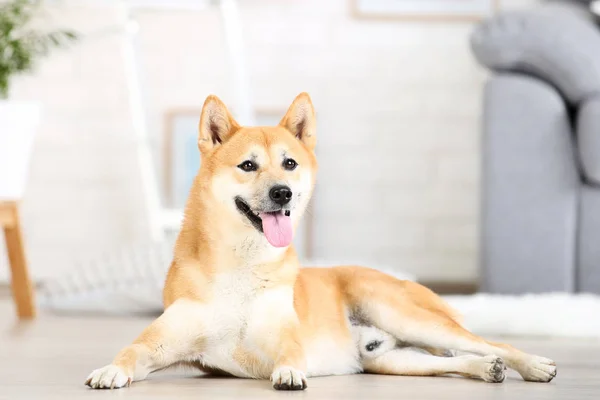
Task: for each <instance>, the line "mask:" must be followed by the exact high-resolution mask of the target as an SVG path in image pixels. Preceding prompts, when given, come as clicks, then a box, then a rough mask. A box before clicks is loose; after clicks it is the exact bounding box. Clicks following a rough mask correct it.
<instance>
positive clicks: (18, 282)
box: [4, 204, 36, 319]
mask: <svg viewBox="0 0 600 400" xmlns="http://www.w3.org/2000/svg"><path fill="white" fill-rule="evenodd" d="M10 207H11V208H12V210H11V211H12V214H13V219H12V224H7V225H5V227H4V237H5V239H6V251H7V253H8V260H9V264H10V270H11V274H12V280H11V286H12V294H13V298H14V301H15V305H16V307H17V315H18V316H19V318H21V319H31V318H35V314H36V310H35V300H34V291H33V284H32V283H31V279H30V278H29V271H28V269H27V260H26V258H25V250H24V249H23V238H22V235H21V221H20V219H19V212H18V207H17V205H16V204H14V205H11V206H10Z"/></svg>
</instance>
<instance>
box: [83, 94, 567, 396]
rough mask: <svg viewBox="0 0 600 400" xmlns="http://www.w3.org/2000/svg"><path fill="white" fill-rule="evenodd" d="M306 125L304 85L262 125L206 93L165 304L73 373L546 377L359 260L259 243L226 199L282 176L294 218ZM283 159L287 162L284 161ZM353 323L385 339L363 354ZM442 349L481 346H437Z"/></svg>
mask: <svg viewBox="0 0 600 400" xmlns="http://www.w3.org/2000/svg"><path fill="white" fill-rule="evenodd" d="M315 126H316V123H315V113H314V110H313V107H312V103H311V101H310V98H309V97H308V95H307V94H301V95H299V96H298V97H297V98H296V100H295V101H294V102H293V104H292V105H291V106H290V109H289V110H288V112H287V114H286V115H285V116H284V117H283V119H282V120H281V123H280V125H279V126H276V127H241V126H240V125H239V124H237V122H235V120H234V119H233V117H232V116H231V115H230V114H229V112H228V111H227V109H226V107H225V106H224V105H223V103H222V102H221V101H220V100H219V99H217V98H216V97H214V96H210V97H208V98H207V100H206V102H205V104H204V108H203V112H202V116H201V119H200V125H199V139H198V147H199V149H200V151H201V153H202V166H201V168H200V171H199V173H198V175H197V177H196V179H195V181H194V183H193V187H192V189H191V191H190V196H189V199H188V202H187V205H186V208H185V218H184V222H183V225H182V229H181V232H180V234H179V237H178V240H177V244H176V246H175V252H174V258H173V263H172V265H171V268H170V270H169V273H168V276H167V279H166V282H165V288H164V305H165V312H164V313H163V315H162V316H161V317H159V318H158V319H157V320H156V321H155V322H153V323H152V324H151V325H150V326H149V327H148V328H147V329H146V330H145V331H144V332H143V333H142V334H141V335H140V337H139V338H138V339H137V340H136V341H135V342H134V343H133V344H132V345H131V346H129V347H126V348H125V349H124V350H122V351H121V352H120V353H119V354H118V355H117V357H116V358H115V360H114V361H113V364H111V365H108V366H106V367H104V368H101V369H98V370H95V371H93V372H92V374H90V376H89V377H88V379H87V381H86V383H87V384H88V385H90V386H91V387H94V388H100V387H122V386H125V385H128V384H129V382H131V381H133V380H140V379H144V378H145V377H146V376H147V375H148V374H149V373H150V372H152V371H155V370H158V369H162V368H165V367H168V366H170V365H175V364H180V363H185V364H187V365H194V366H198V367H200V368H201V369H203V370H204V371H207V372H213V373H227V374H231V375H234V376H240V377H249V378H259V379H264V378H269V377H270V378H271V380H272V381H273V385H274V387H275V388H277V389H304V388H305V387H306V377H307V376H316V375H331V374H348V373H357V372H361V371H368V372H372V373H382V374H402V375H440V374H447V373H456V374H459V375H463V376H469V377H478V378H481V379H484V380H486V381H490V382H501V381H502V380H504V362H506V364H507V365H508V366H509V367H511V368H514V369H516V370H517V371H518V372H519V373H520V374H521V375H522V376H523V377H524V378H525V379H527V380H534V381H543V382H547V381H550V380H551V379H552V378H553V377H554V375H555V373H556V367H555V366H554V363H553V362H552V361H551V360H548V359H545V358H542V357H537V356H532V355H529V354H525V353H522V352H520V351H518V350H516V349H514V348H512V347H510V346H508V345H503V344H496V343H492V342H487V341H485V340H484V339H482V338H479V337H477V336H475V335H473V334H472V333H470V332H469V331H467V330H466V329H464V328H463V327H462V326H461V323H460V319H459V317H458V315H457V313H456V312H455V311H454V310H452V309H451V308H450V307H449V306H448V305H447V304H446V303H445V302H444V301H443V300H442V299H441V298H439V297H438V296H437V295H435V294H434V293H433V292H431V291H430V290H429V289H427V288H425V287H423V286H421V285H419V284H417V283H414V282H409V281H400V280H397V279H395V278H393V277H391V276H388V275H386V274H383V273H381V272H379V271H376V270H372V269H368V268H362V267H337V268H305V269H304V268H303V269H301V268H299V265H298V260H297V257H296V253H295V251H294V249H293V247H292V246H290V247H287V248H280V249H277V248H274V247H272V246H271V245H269V244H268V243H267V241H266V239H265V238H264V236H263V235H262V233H260V232H259V231H258V230H257V229H255V227H253V226H252V224H251V223H250V222H249V220H248V219H247V218H246V216H245V215H242V214H241V213H240V211H239V209H236V208H235V204H234V200H233V199H234V197H235V196H238V195H243V196H245V197H244V199H246V201H247V202H248V205H249V206H250V207H251V208H252V210H254V209H256V207H260V204H261V201H262V200H261V199H263V197H264V193H266V192H267V191H268V189H269V188H270V187H271V186H272V185H274V184H280V183H282V182H283V183H285V184H286V185H289V187H291V188H292V190H293V192H294V195H295V196H296V197H295V198H294V200H293V202H292V208H293V209H292V220H293V224H294V226H296V225H297V223H298V221H299V219H300V216H301V215H302V213H303V212H304V209H305V207H306V205H307V203H308V200H309V198H310V195H311V194H312V189H313V186H314V182H315V176H316V170H317V162H316V158H315V155H314V147H315V144H316V131H315ZM248 157H254V158H255V159H256V160H258V163H259V164H260V169H259V170H258V171H256V172H253V173H246V172H242V171H241V170H240V168H238V165H240V163H241V162H243V161H244V160H245V159H247V158H248ZM285 157H293V159H295V160H296V161H297V162H298V167H297V168H296V169H295V170H293V171H289V170H284V169H283V168H282V160H283V159H284V158H285ZM353 324H358V325H369V326H373V327H375V328H376V331H375V332H382V333H384V335H383V336H385V337H390V338H395V339H394V343H392V344H391V346H390V349H387V347H386V349H385V351H384V352H383V354H380V355H377V356H374V357H367V356H365V354H366V355H368V354H369V353H368V351H365V349H360V350H362V351H359V348H358V346H359V343H363V341H361V340H358V341H357V339H356V336H357V335H360V332H361V331H359V330H357V329H356V327H355V326H357V325H353ZM383 336H382V337H383ZM367 339H368V338H367ZM396 341H397V343H404V344H405V345H409V346H410V348H409V347H402V346H400V345H396V344H395V343H396ZM388 345H389V343H388ZM419 348H421V349H425V350H427V352H424V351H422V350H419ZM448 350H460V351H464V352H471V353H474V354H478V355H483V356H484V357H480V356H473V355H468V356H460V357H438V356H441V355H447V354H448Z"/></svg>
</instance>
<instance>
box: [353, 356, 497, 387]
mask: <svg viewBox="0 0 600 400" xmlns="http://www.w3.org/2000/svg"><path fill="white" fill-rule="evenodd" d="M363 368H364V370H365V372H368V373H375V374H386V375H409V376H435V375H446V374H458V375H462V376H465V377H469V378H481V379H483V380H484V381H486V382H493V383H499V382H502V381H504V378H505V376H506V375H505V373H504V370H505V369H506V368H505V366H504V362H503V361H502V359H501V358H500V357H497V356H486V357H480V356H473V355H465V356H460V357H437V356H433V355H431V354H427V353H426V352H424V351H422V350H420V349H415V348H398V349H394V350H391V351H388V352H387V353H384V354H382V355H380V356H378V357H376V358H371V359H365V360H364V361H363Z"/></svg>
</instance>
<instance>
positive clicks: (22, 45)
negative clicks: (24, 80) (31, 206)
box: [0, 0, 76, 200]
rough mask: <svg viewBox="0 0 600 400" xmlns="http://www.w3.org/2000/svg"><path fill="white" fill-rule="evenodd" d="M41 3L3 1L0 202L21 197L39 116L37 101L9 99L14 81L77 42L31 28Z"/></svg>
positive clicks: (0, 23)
mask: <svg viewBox="0 0 600 400" xmlns="http://www.w3.org/2000/svg"><path fill="white" fill-rule="evenodd" d="M39 6H40V1H39V0H8V1H6V0H0V200H17V199H19V198H21V197H22V195H23V191H24V188H25V182H26V178H27V170H28V166H29V159H30V157H31V150H32V148H33V139H34V137H35V132H36V130H37V125H38V122H39V117H40V107H39V105H38V104H37V103H36V102H26V101H14V100H10V97H9V90H10V83H11V79H12V78H13V77H14V76H15V75H18V74H22V73H27V72H30V71H31V70H32V69H33V68H34V67H35V65H36V62H37V60H38V59H39V58H41V57H43V56H45V55H47V54H48V53H49V51H50V50H51V49H52V48H55V47H59V46H62V45H64V44H66V43H68V42H71V41H73V40H74V39H76V34H75V33H74V32H71V31H65V30H62V31H54V32H40V31H38V30H36V29H34V28H32V27H31V21H32V19H33V18H34V17H36V16H37V15H38V14H37V13H38V12H39Z"/></svg>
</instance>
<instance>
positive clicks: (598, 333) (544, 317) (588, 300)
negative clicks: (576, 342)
mask: <svg viewBox="0 0 600 400" xmlns="http://www.w3.org/2000/svg"><path fill="white" fill-rule="evenodd" d="M444 298H445V299H446V301H448V303H450V304H451V305H452V306H453V307H454V308H455V309H457V310H458V311H459V312H460V313H461V314H462V315H463V318H464V320H463V321H464V326H465V327H467V328H469V329H470V330H471V331H473V332H475V333H477V334H480V335H488V336H489V335H511V336H529V337H531V336H533V337H542V336H545V337H565V338H593V339H600V296H596V295H591V294H577V295H574V294H567V293H548V294H537V295H524V296H500V295H489V294H476V295H472V296H445V297H444Z"/></svg>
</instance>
